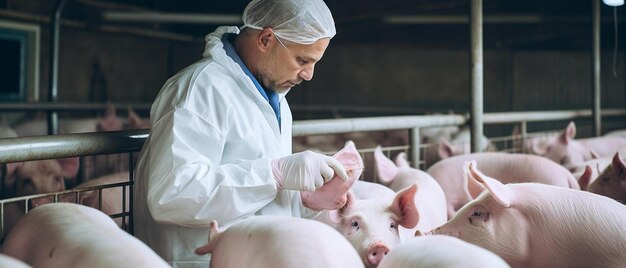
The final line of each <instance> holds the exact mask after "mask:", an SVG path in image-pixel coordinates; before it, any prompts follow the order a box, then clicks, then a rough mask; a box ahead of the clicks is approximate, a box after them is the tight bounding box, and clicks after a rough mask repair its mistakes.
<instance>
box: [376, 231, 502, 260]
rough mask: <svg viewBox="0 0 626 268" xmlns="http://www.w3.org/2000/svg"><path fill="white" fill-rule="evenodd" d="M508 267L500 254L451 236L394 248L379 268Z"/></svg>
mask: <svg viewBox="0 0 626 268" xmlns="http://www.w3.org/2000/svg"><path fill="white" fill-rule="evenodd" d="M415 267H421V268H439V267H441V268H444V267H450V268H453V267H481V268H508V267H509V265H508V264H507V263H506V262H505V261H504V260H503V259H502V258H500V257H499V256H498V255H496V254H494V253H492V252H491V251H488V250H486V249H484V248H481V247H479V246H476V245H473V244H470V243H467V242H465V241H463V240H460V239H458V238H455V237H451V236H447V235H429V236H418V237H415V238H412V239H411V240H409V241H407V242H405V243H403V244H401V245H399V246H398V247H396V248H394V249H393V250H392V251H391V252H390V253H389V255H387V256H386V257H385V258H384V259H383V261H382V262H381V263H380V265H378V268H415Z"/></svg>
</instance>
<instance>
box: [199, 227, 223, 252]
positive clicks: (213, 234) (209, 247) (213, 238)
mask: <svg viewBox="0 0 626 268" xmlns="http://www.w3.org/2000/svg"><path fill="white" fill-rule="evenodd" d="M221 234H222V232H221V231H220V230H219V227H218V226H217V221H211V226H210V227H209V243H208V244H206V245H204V246H201V247H199V248H196V255H204V254H208V253H211V252H213V249H214V248H215V243H216V242H217V240H218V238H219V236H220V235H221Z"/></svg>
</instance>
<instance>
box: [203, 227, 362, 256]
mask: <svg viewBox="0 0 626 268" xmlns="http://www.w3.org/2000/svg"><path fill="white" fill-rule="evenodd" d="M207 253H211V265H210V267H213V268H229V267H258V268H291V267H303V268H307V267H310V268H318V267H325V268H344V267H354V268H359V267H363V264H362V263H361V260H360V259H359V256H358V255H357V253H356V251H354V248H352V246H351V245H350V244H349V243H348V241H346V240H345V239H344V238H343V237H342V236H341V235H339V233H337V232H336V231H335V230H333V229H332V228H330V227H329V226H327V225H325V224H323V223H320V222H316V221H313V220H307V219H302V218H292V217H283V216H253V217H250V218H247V219H245V220H243V221H240V222H238V223H236V224H234V225H232V226H230V227H229V228H228V229H226V230H225V231H221V230H219V228H218V226H217V222H215V221H213V222H211V229H210V230H209V243H208V244H206V245H204V246H201V247H199V248H197V249H196V254H198V255H204V254H207Z"/></svg>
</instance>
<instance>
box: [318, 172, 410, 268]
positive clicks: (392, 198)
mask: <svg viewBox="0 0 626 268" xmlns="http://www.w3.org/2000/svg"><path fill="white" fill-rule="evenodd" d="M360 184H366V186H360ZM377 187H378V188H377ZM354 188H355V190H357V191H358V190H359V189H366V191H365V192H357V191H355V192H356V193H353V192H352V191H350V192H348V195H347V198H348V200H347V202H346V204H345V205H344V206H343V207H342V208H340V209H338V210H326V211H324V212H322V213H321V214H320V215H319V216H317V217H315V220H318V221H321V222H324V223H326V224H328V225H330V226H331V227H333V228H335V230H337V231H339V233H341V234H342V235H343V236H344V237H346V239H348V241H349V242H350V244H352V246H353V247H354V248H355V249H356V251H357V253H358V254H359V257H360V259H361V260H362V261H363V263H364V264H365V266H366V267H376V266H377V265H378V264H379V263H380V261H381V260H382V259H383V257H384V256H385V255H386V254H387V253H388V252H389V251H390V250H391V249H392V248H393V247H394V246H396V245H398V244H400V242H401V241H402V240H403V238H402V237H403V236H405V235H406V234H407V230H411V229H412V228H414V227H415V226H416V225H417V223H418V220H419V214H418V211H417V209H416V207H415V201H414V198H415V197H414V196H415V192H416V191H417V186H416V185H415V184H412V185H411V186H409V187H407V188H406V189H403V190H401V191H399V192H398V193H394V192H393V191H392V190H391V189H389V188H386V187H385V186H383V185H379V184H374V183H368V182H364V181H358V182H357V183H355V186H354ZM372 189H374V190H372ZM385 189H386V190H385ZM357 196H358V197H360V198H363V199H359V198H357ZM402 228H404V229H402ZM409 236H410V233H409Z"/></svg>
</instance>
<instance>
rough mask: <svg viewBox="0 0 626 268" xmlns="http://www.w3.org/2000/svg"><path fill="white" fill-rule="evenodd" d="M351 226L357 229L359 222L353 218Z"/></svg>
mask: <svg viewBox="0 0 626 268" xmlns="http://www.w3.org/2000/svg"><path fill="white" fill-rule="evenodd" d="M352 227H354V228H357V229H359V222H358V221H357V220H353V221H352Z"/></svg>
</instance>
